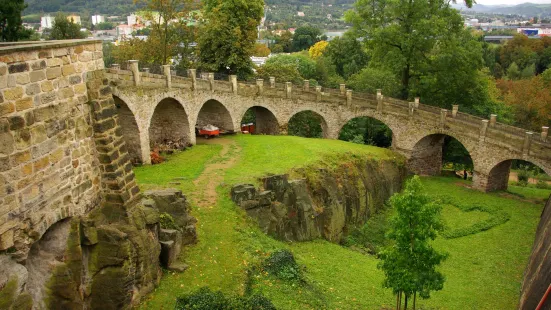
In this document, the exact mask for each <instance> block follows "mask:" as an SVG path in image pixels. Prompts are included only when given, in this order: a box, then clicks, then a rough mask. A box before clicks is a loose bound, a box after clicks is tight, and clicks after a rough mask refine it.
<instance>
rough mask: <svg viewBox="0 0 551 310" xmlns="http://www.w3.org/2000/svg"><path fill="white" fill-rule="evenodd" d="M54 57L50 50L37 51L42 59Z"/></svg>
mask: <svg viewBox="0 0 551 310" xmlns="http://www.w3.org/2000/svg"><path fill="white" fill-rule="evenodd" d="M51 57H54V56H53V53H52V50H43V51H39V52H38V58H40V59H44V58H51Z"/></svg>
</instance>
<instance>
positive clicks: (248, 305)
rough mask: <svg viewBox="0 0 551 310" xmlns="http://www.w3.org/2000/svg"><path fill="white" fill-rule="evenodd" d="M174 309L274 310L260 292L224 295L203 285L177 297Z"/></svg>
mask: <svg viewBox="0 0 551 310" xmlns="http://www.w3.org/2000/svg"><path fill="white" fill-rule="evenodd" d="M175 309H176V310H184V309H185V310H191V309H193V310H230V309H231V310H275V309H276V308H275V306H274V305H273V304H272V302H271V301H270V300H269V299H267V298H266V297H264V296H263V295H261V294H255V295H251V296H245V297H241V296H235V297H226V296H224V294H222V292H220V291H217V292H213V291H211V290H210V289H209V288H208V287H203V288H201V289H199V290H198V291H196V292H195V293H192V294H189V295H185V296H182V297H179V298H178V299H177V300H176V306H175Z"/></svg>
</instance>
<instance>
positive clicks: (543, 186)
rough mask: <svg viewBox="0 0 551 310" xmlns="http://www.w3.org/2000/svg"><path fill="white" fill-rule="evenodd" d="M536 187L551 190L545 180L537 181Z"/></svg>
mask: <svg viewBox="0 0 551 310" xmlns="http://www.w3.org/2000/svg"><path fill="white" fill-rule="evenodd" d="M536 187H537V188H539V189H551V186H549V184H548V183H547V182H546V181H545V180H538V183H536Z"/></svg>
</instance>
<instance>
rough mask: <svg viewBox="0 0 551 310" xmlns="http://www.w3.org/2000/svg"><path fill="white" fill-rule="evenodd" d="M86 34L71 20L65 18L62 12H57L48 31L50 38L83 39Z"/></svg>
mask: <svg viewBox="0 0 551 310" xmlns="http://www.w3.org/2000/svg"><path fill="white" fill-rule="evenodd" d="M85 37H86V35H85V34H84V33H83V32H82V31H80V26H79V25H78V24H75V22H74V21H73V20H67V16H66V15H64V14H61V13H59V14H57V15H56V17H55V19H54V25H53V26H52V32H51V33H50V40H69V39H84V38H85Z"/></svg>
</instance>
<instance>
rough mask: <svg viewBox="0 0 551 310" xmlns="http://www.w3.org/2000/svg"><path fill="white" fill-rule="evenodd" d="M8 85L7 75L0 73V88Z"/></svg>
mask: <svg viewBox="0 0 551 310" xmlns="http://www.w3.org/2000/svg"><path fill="white" fill-rule="evenodd" d="M7 87H8V76H7V75H4V76H2V75H0V89H4V88H7Z"/></svg>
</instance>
